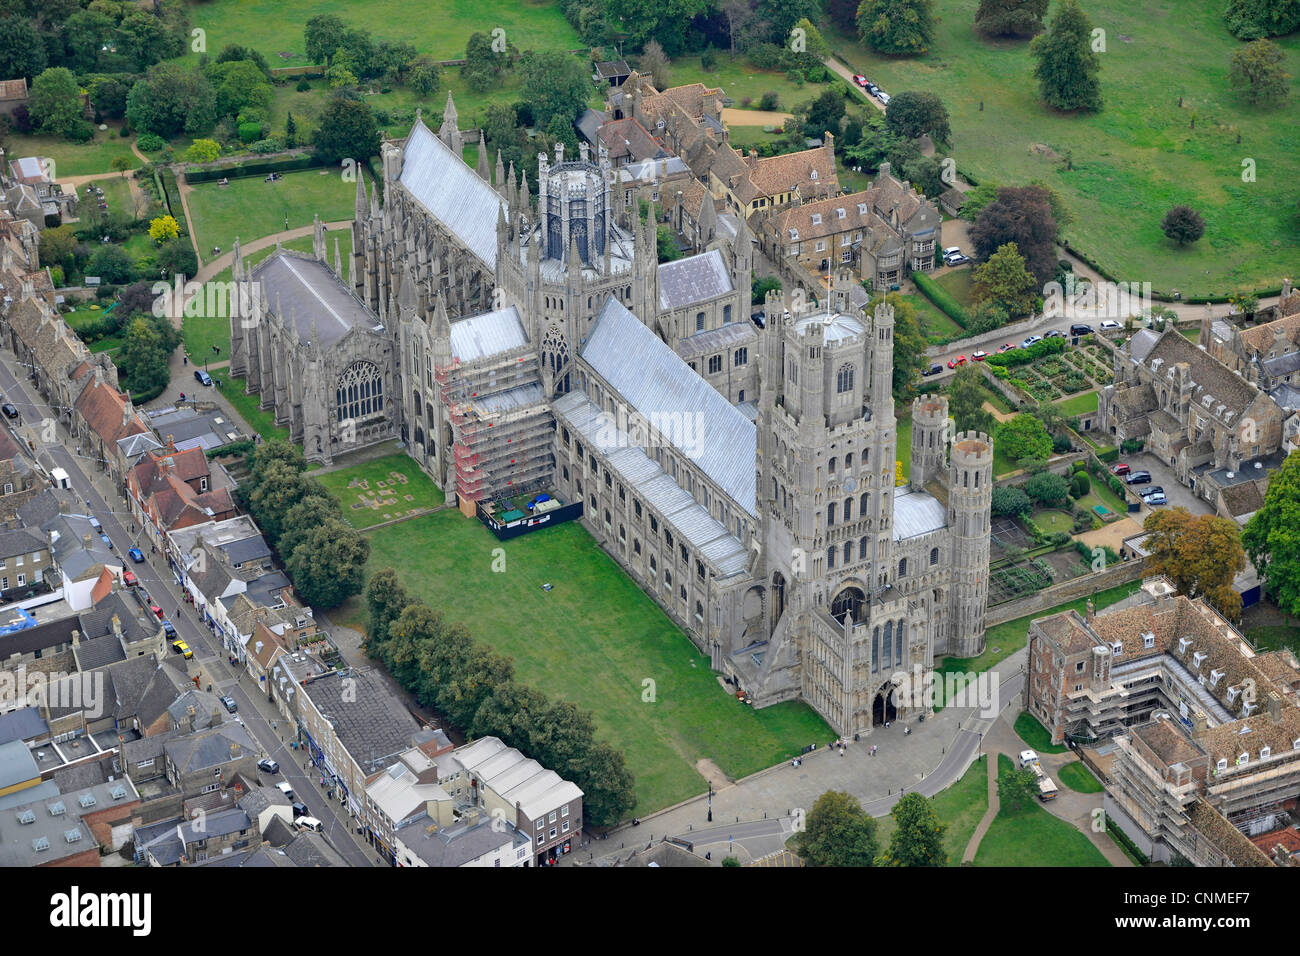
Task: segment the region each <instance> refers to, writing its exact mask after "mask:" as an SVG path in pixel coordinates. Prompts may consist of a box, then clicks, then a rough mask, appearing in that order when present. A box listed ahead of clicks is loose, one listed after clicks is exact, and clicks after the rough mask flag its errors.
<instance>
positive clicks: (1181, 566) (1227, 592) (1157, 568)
mask: <svg viewBox="0 0 1300 956" xmlns="http://www.w3.org/2000/svg"><path fill="white" fill-rule="evenodd" d="M1142 527H1143V528H1144V529H1145V530H1147V531H1149V532H1151V534H1150V535H1149V536H1148V537H1147V539H1146V542H1145V543H1144V545H1143V547H1144V548H1146V550H1147V552H1148V555H1149V556H1148V558H1147V570H1148V571H1149V572H1150V573H1151V574H1164V575H1167V576H1168V578H1169V579H1170V580H1171V581H1173V582H1174V586H1175V587H1176V588H1178V593H1179V594H1185V595H1187V596H1188V597H1189V598H1193V599H1195V598H1198V597H1204V598H1205V599H1206V600H1207V601H1209V602H1210V603H1211V604H1213V605H1214V606H1215V607H1216V608H1218V609H1219V611H1220V612H1222V613H1223V614H1224V615H1225V616H1226V617H1228V618H1230V619H1232V620H1236V619H1237V618H1239V617H1240V615H1241V595H1240V594H1238V593H1237V592H1236V591H1235V590H1233V587H1232V579H1233V578H1235V577H1236V576H1237V575H1238V574H1239V573H1241V572H1242V571H1243V570H1245V567H1246V552H1245V551H1244V550H1243V549H1242V546H1241V532H1240V531H1239V530H1238V529H1237V523H1236V522H1235V521H1233V520H1232V519H1230V518H1220V517H1219V516H1217V515H1193V514H1191V512H1189V511H1188V510H1187V509H1186V508H1174V509H1172V510H1166V509H1163V508H1162V509H1160V510H1158V511H1153V512H1152V513H1151V514H1150V515H1148V516H1147V520H1146V521H1145V522H1144V523H1143V525H1142Z"/></svg>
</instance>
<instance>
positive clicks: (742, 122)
mask: <svg viewBox="0 0 1300 956" xmlns="http://www.w3.org/2000/svg"><path fill="white" fill-rule="evenodd" d="M793 116H794V114H793V113H782V112H781V111H780V110H741V109H736V108H735V107H734V106H724V107H723V108H722V122H723V123H725V124H726V125H727V126H781V125H782V124H784V123H785V121H786V120H788V119H791V118H793Z"/></svg>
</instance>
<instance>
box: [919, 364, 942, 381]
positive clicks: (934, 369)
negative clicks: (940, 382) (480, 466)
mask: <svg viewBox="0 0 1300 956" xmlns="http://www.w3.org/2000/svg"><path fill="white" fill-rule="evenodd" d="M942 371H943V366H942V365H939V364H937V363H936V364H934V365H931V366H930V367H929V368H928V369H926V370H925V371H924V372H922V373H921V376H922V377H923V378H929V377H930V376H931V375H938V374H940V373H941V372H942Z"/></svg>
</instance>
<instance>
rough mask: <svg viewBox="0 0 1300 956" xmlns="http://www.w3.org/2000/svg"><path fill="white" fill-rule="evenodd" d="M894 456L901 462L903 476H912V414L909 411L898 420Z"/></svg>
mask: <svg viewBox="0 0 1300 956" xmlns="http://www.w3.org/2000/svg"><path fill="white" fill-rule="evenodd" d="M896 457H897V458H898V460H899V461H901V462H902V463H903V477H904V478H910V477H911V476H912V416H911V413H910V410H909V413H908V414H907V415H906V416H905V417H903V418H900V419H899V420H898V447H897V449H896Z"/></svg>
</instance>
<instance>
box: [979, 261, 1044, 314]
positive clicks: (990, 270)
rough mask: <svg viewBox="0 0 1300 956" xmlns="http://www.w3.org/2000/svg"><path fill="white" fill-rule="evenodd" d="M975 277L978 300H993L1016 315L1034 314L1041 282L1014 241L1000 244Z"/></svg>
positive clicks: (981, 301) (992, 301)
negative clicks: (1036, 278) (1037, 280)
mask: <svg viewBox="0 0 1300 956" xmlns="http://www.w3.org/2000/svg"><path fill="white" fill-rule="evenodd" d="M973 278H974V280H975V300H976V301H977V302H980V303H984V302H991V303H993V304H995V305H997V306H999V307H1000V308H1002V309H1005V310H1006V313H1007V315H1009V316H1011V317H1012V318H1020V317H1022V316H1026V315H1032V314H1033V312H1034V309H1035V307H1036V306H1037V305H1038V283H1037V282H1036V281H1035V280H1034V277H1033V275H1031V274H1030V272H1029V270H1028V269H1027V268H1026V267H1025V257H1024V256H1022V255H1021V254H1020V249H1019V248H1017V247H1016V244H1015V243H1014V242H1008V243H1006V244H1005V245H1002V246H999V247H998V250H997V251H996V252H995V253H993V255H991V256H989V258H988V261H987V262H985V263H983V264H982V265H979V266H976V267H975V272H974V276H973Z"/></svg>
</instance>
